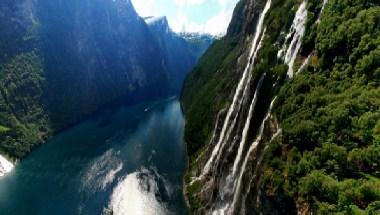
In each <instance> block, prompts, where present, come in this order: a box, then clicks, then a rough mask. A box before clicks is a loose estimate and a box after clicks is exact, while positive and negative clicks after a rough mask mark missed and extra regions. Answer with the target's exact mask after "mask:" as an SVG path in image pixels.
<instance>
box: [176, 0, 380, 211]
mask: <svg viewBox="0 0 380 215" xmlns="http://www.w3.org/2000/svg"><path fill="white" fill-rule="evenodd" d="M354 11H355V12H354ZM379 15H380V13H379V3H377V2H375V1H355V2H346V1H344V2H342V1H338V0H329V1H317V0H308V1H296V0H287V1H277V0H246V1H240V2H239V4H238V5H237V7H236V9H235V12H234V17H233V19H232V21H231V24H230V26H229V30H228V33H227V35H226V36H225V37H224V38H222V39H221V40H219V41H217V42H216V43H215V44H214V45H213V46H212V47H211V48H210V49H209V50H208V51H207V52H206V54H205V55H204V56H203V57H202V59H201V60H200V62H199V64H198V65H197V66H196V67H195V69H194V70H193V72H192V73H191V74H190V75H189V77H188V79H187V81H186V83H185V88H184V92H183V95H182V102H183V106H184V111H185V115H186V129H185V138H186V142H187V146H188V153H189V156H190V161H189V170H188V174H187V176H186V178H185V180H186V195H187V197H188V201H189V205H190V208H191V211H192V212H193V213H195V214H210V213H214V214H310V213H313V214H339V213H343V214H361V213H363V214H364V213H366V214H376V213H378V212H379V211H378V205H379V200H380V190H379V188H378V187H379V185H380V181H379V180H378V179H377V178H378V177H379V175H378V174H379V166H378V162H379V157H378V153H377V152H379V150H380V148H379V145H378V141H379V128H378V127H379V124H380V121H379V119H380V117H379V113H380V112H379V101H380V92H379V90H378V89H379V88H378V85H379V76H378V70H379V66H380V65H379V64H378V63H376V62H377V60H376V59H378V57H379V55H378V49H379V47H380V40H379V35H380V32H379V30H378V26H379V25H380V19H379ZM370 38H371V39H370ZM361 104H363V105H361ZM348 187H350V189H352V191H348V190H347V189H348Z"/></svg>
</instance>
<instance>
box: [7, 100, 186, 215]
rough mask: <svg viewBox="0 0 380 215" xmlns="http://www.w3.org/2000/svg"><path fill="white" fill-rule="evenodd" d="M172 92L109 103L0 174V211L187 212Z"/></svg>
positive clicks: (182, 155) (180, 121) (19, 213)
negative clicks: (161, 97)
mask: <svg viewBox="0 0 380 215" xmlns="http://www.w3.org/2000/svg"><path fill="white" fill-rule="evenodd" d="M183 127H184V120H183V116H182V112H181V108H180V105H179V102H178V100H177V99H175V98H171V99H165V100H160V101H155V102H149V103H142V104H139V105H135V106H130V107H120V108H118V109H117V110H105V111H103V112H102V113H99V114H97V116H96V117H93V118H91V119H89V120H87V121H84V122H82V123H80V124H79V125H77V126H75V127H73V128H71V129H69V130H66V131H64V132H62V133H60V134H58V135H56V136H55V137H54V138H52V139H51V140H50V141H48V142H47V143H45V144H44V145H42V146H41V147H39V148H38V149H37V150H35V151H34V152H32V153H31V154H30V155H29V156H28V157H27V158H26V159H24V160H23V161H22V162H20V163H18V164H17V165H16V167H15V169H14V170H13V171H12V172H11V173H10V174H9V175H7V176H6V177H4V178H0V214H11V215H13V214H15V215H23V214H25V215H30V214H49V215H51V214H57V215H59V214H65V215H67V214H91V215H93V214H111V212H113V213H114V214H115V215H116V214H131V215H135V214H151V213H152V211H156V212H157V213H158V214H159V213H161V212H162V213H163V214H185V213H186V207H185V204H184V200H183V196H182V177H183V174H184V171H185V163H186V152H185V146H184V142H183Z"/></svg>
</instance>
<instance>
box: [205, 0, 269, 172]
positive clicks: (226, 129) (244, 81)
mask: <svg viewBox="0 0 380 215" xmlns="http://www.w3.org/2000/svg"><path fill="white" fill-rule="evenodd" d="M270 4H271V0H268V1H267V3H266V5H265V8H264V10H263V12H262V13H261V15H260V18H259V21H258V23H257V27H256V33H255V36H254V39H253V41H252V45H251V50H250V52H249V56H248V59H247V61H248V63H247V65H246V67H245V70H244V72H243V76H242V77H241V79H240V81H239V84H238V86H237V88H236V90H235V95H234V98H233V101H232V104H231V105H230V107H229V110H228V112H227V115H226V118H225V120H224V124H223V127H222V131H221V133H220V135H219V139H218V142H217V144H216V145H215V147H214V149H213V151H212V154H211V156H210V158H209V159H208V161H207V163H206V165H205V167H204V169H203V171H202V173H201V178H202V177H203V176H205V175H207V174H208V173H209V171H210V169H211V167H212V165H213V164H214V160H215V157H216V156H217V154H218V153H219V151H220V149H221V146H222V145H224V144H225V143H226V140H227V139H228V137H229V135H230V132H231V130H232V128H233V127H234V125H235V122H236V119H237V113H238V111H236V110H240V107H241V103H242V101H243V98H244V97H243V96H242V95H241V94H242V93H244V92H242V91H243V88H244V91H245V89H246V88H247V87H248V86H247V85H248V84H249V80H248V79H249V76H250V75H249V73H250V72H251V71H250V67H251V65H252V63H253V56H254V54H255V52H256V50H257V48H258V42H259V38H260V35H261V33H262V31H263V25H264V18H265V15H266V13H267V12H268V10H269V8H270ZM231 118H233V121H232V123H231Z"/></svg>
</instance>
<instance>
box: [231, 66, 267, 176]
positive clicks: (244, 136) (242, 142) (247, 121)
mask: <svg viewBox="0 0 380 215" xmlns="http://www.w3.org/2000/svg"><path fill="white" fill-rule="evenodd" d="M264 78H265V73H264V74H263V75H262V76H261V78H260V80H259V82H258V84H257V87H256V90H255V95H254V96H253V99H252V102H251V106H250V107H249V113H248V117H247V119H246V121H245V125H244V129H243V134H242V137H241V141H240V144H239V149H238V154H237V156H236V158H235V161H234V165H233V169H232V177H235V175H236V170H237V168H238V165H239V163H240V160H241V156H242V154H243V149H244V146H245V142H246V139H247V135H248V130H249V127H250V125H251V118H252V114H253V111H254V109H255V107H256V103H257V99H258V96H259V93H260V89H261V85H262V84H263V81H264Z"/></svg>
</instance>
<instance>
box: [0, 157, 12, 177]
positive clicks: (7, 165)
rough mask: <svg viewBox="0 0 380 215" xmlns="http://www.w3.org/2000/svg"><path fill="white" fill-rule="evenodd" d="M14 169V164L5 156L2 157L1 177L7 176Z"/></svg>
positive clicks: (0, 164)
mask: <svg viewBox="0 0 380 215" xmlns="http://www.w3.org/2000/svg"><path fill="white" fill-rule="evenodd" d="M13 168H14V164H13V163H12V162H10V161H8V160H7V159H6V158H5V157H4V156H2V155H0V177H3V176H5V175H6V174H7V173H9V172H11V171H12V169H13Z"/></svg>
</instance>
